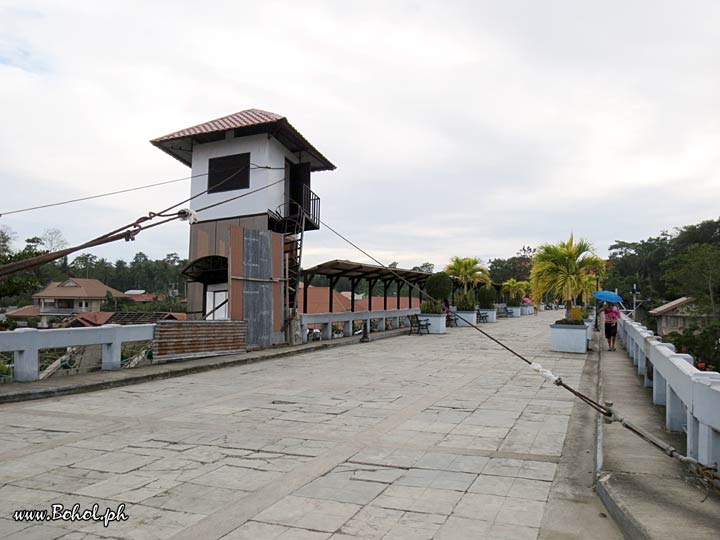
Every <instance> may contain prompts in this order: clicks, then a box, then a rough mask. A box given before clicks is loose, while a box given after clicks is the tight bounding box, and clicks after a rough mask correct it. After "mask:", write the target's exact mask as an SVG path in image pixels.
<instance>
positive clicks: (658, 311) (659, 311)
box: [650, 296, 693, 316]
mask: <svg viewBox="0 0 720 540" xmlns="http://www.w3.org/2000/svg"><path fill="white" fill-rule="evenodd" d="M692 301H693V299H692V298H690V297H689V296H683V297H682V298H678V299H677V300H673V301H672V302H668V303H667V304H663V305H662V306H659V307H656V308H655V309H651V310H650V315H656V316H657V315H663V314H665V313H668V312H669V311H673V310H674V309H677V308H679V307H682V306H684V305H686V304H690V303H691V302H692Z"/></svg>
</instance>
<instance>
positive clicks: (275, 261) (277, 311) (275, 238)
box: [270, 232, 287, 332]
mask: <svg viewBox="0 0 720 540" xmlns="http://www.w3.org/2000/svg"><path fill="white" fill-rule="evenodd" d="M270 234H271V239H272V240H271V245H272V277H274V278H277V279H279V280H280V281H278V282H277V283H274V284H273V287H272V289H273V290H272V292H273V330H275V332H280V331H281V330H282V327H283V318H284V311H285V310H284V309H283V304H284V302H283V283H284V281H282V279H283V278H284V277H285V276H284V268H283V236H282V235H281V234H278V233H274V232H273V233H270ZM285 285H286V286H287V284H285Z"/></svg>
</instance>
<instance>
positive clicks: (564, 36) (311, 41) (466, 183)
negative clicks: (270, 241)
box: [0, 0, 720, 266]
mask: <svg viewBox="0 0 720 540" xmlns="http://www.w3.org/2000/svg"><path fill="white" fill-rule="evenodd" d="M719 18H720V6H718V5H717V4H716V3H714V2H710V1H707V2H697V3H694V4H693V5H692V6H687V5H683V6H679V5H678V4H677V3H673V2H651V1H649V0H648V1H646V2H636V3H634V4H633V5H628V4H627V3H621V2H604V3H579V2H570V1H566V2H562V1H555V2H542V3H539V2H530V1H528V2H513V3H512V4H509V3H506V2H453V3H438V2H429V1H428V2H422V1H406V2H393V3H387V2H362V3H359V2H353V3H350V2H342V3H338V2H331V1H325V2H323V1H314V2H302V3H298V2H279V1H268V2H262V3H258V2H237V1H233V2H230V1H228V2H212V3H207V2H206V3H198V2H179V1H175V2H169V1H168V2H162V1H161V2H152V3H149V2H140V1H135V2H117V3H108V2H103V3H98V2H92V1H89V0H88V1H79V0H74V1H72V2H70V1H65V2H59V1H50V0H45V1H42V0H29V1H28V0H23V1H22V2H21V1H19V0H18V1H14V0H4V1H2V2H0V115H1V117H2V120H3V121H2V125H1V126H0V157H1V159H0V163H1V168H0V189H1V190H2V197H0V212H2V211H6V210H11V209H15V208H21V207H26V206H33V205H36V204H43V203H47V202H52V201H55V200H61V199H65V198H73V197H78V196H84V195H89V194H94V193H98V192H104V191H113V190H116V189H122V188H125V187H130V186H134V185H140V184H145V183H149V182H153V181H159V180H165V179H170V178H176V177H181V176H185V175H187V174H188V172H189V170H188V169H187V168H185V167H184V166H182V165H181V164H179V163H178V162H176V161H175V160H172V159H171V158H169V157H168V156H167V155H165V154H163V153H162V152H159V151H158V150H157V149H155V148H153V147H152V146H151V145H150V144H149V143H148V140H149V139H151V138H153V137H156V136H159V135H162V134H164V133H168V132H171V131H173V130H176V129H179V128H182V127H186V126H188V125H192V124H195V123H198V122H201V121H204V120H208V119H210V118H215V117H218V116H222V115H225V114H228V113H231V112H235V111H237V110H241V109H245V108H251V107H257V108H262V109H267V110H271V111H274V112H277V113H280V114H284V115H286V116H287V117H288V118H289V119H290V121H291V122H292V123H293V125H295V126H296V127H297V128H298V129H299V130H300V131H301V132H302V133H303V134H304V135H305V136H306V137H307V138H308V139H309V140H310V141H312V142H313V143H314V144H315V145H316V146H317V147H318V148H319V149H320V150H321V151H322V152H323V153H325V154H326V155H327V156H328V157H329V158H330V159H331V160H332V161H333V162H335V163H336V164H337V165H338V166H339V168H338V170H337V171H335V172H331V173H322V174H318V175H316V177H315V178H314V180H313V184H314V189H315V191H317V192H318V194H319V195H320V196H321V198H322V204H323V212H324V215H323V218H324V219H325V220H326V221H327V222H328V223H330V224H331V225H333V226H334V227H336V228H337V229H338V230H340V231H341V232H343V233H345V234H347V235H348V236H349V237H350V238H351V239H352V240H353V241H355V242H356V243H358V244H359V245H361V246H362V247H364V248H366V249H367V250H368V251H370V252H371V253H373V254H374V255H376V256H377V257H378V258H380V259H381V260H383V261H384V262H390V261H392V260H397V261H398V262H400V263H401V265H404V266H412V265H415V264H419V263H420V262H423V261H425V260H429V261H431V262H434V263H435V264H436V265H438V266H441V265H443V264H444V263H445V262H446V261H447V260H448V259H449V257H450V256H451V255H455V254H459V255H474V256H480V257H482V258H483V259H485V260H487V259H488V258H491V257H498V256H510V255H512V254H514V253H515V252H516V251H517V249H519V247H520V246H521V245H525V244H531V245H537V244H539V243H542V242H550V241H556V240H559V239H564V238H566V237H567V235H568V233H569V231H570V230H573V231H575V233H576V234H578V235H582V236H585V237H587V238H589V239H590V240H592V241H594V242H595V243H596V245H597V246H598V248H600V249H601V251H604V250H606V249H607V246H608V245H609V244H610V243H612V241H613V240H615V239H628V240H633V239H639V238H643V237H647V236H648V235H651V234H657V233H658V232H659V231H661V230H663V229H671V228H672V227H675V226H678V225H683V224H687V223H692V222H696V221H699V220H701V219H708V218H714V217H717V214H718V211H717V206H716V203H715V201H716V200H718V198H719V196H720V178H719V177H718V172H717V171H718V167H717V165H718V162H719V161H720V130H718V129H717V117H718V113H719V112H720V102H719V101H718V98H717V96H718V95H720V92H718V90H719V88H718V87H719V86H720V84H719V83H720V73H719V72H718V71H717V69H716V66H717V62H718V55H720V52H719V51H720V35H719V34H718V33H717V32H716V28H717V26H718V24H717V23H718V19H719ZM187 193H188V188H187V186H186V185H185V184H183V183H179V184H173V185H171V186H166V187H161V188H154V189H152V190H148V191H141V192H136V193H133V194H129V195H123V196H119V197H115V198H108V199H99V200H96V201H92V202H88V203H82V204H78V205H74V206H66V207H58V208H55V209H51V210H42V211H38V212H29V213H26V214H17V215H12V216H6V217H2V218H0V223H3V224H6V225H9V226H10V227H12V228H13V229H15V230H16V231H17V232H18V237H19V238H20V239H22V238H25V237H28V236H33V235H36V234H38V233H40V232H42V230H43V229H45V228H49V227H57V228H60V229H61V230H63V231H64V232H65V235H66V236H67V237H68V239H69V240H70V241H71V242H73V243H78V242H81V241H83V240H86V239H87V238H88V236H91V235H94V234H96V233H99V232H104V231H106V230H108V229H112V228H114V227H116V226H117V225H119V224H122V223H125V222H128V221H132V220H133V219H135V218H136V217H138V216H139V215H142V214H144V213H146V212H147V211H149V210H154V209H157V208H158V207H162V206H167V205H168V204H169V203H171V202H175V201H178V200H181V199H183V198H185V197H186V196H187ZM307 246H308V247H307V250H306V252H305V255H306V263H307V264H315V263H317V262H321V261H322V260H324V259H330V258H352V259H357V260H362V259H363V257H362V256H361V255H359V254H354V253H353V251H352V249H351V248H348V246H347V245H343V244H342V242H340V241H339V240H337V239H336V238H334V237H333V236H332V235H331V234H330V233H329V231H321V232H318V233H310V234H308V244H307ZM186 250H187V226H186V225H179V224H178V225H173V226H167V227H162V228H158V229H154V230H153V231H148V232H147V233H144V234H143V235H141V236H139V237H138V239H137V241H136V242H134V243H131V244H118V245H114V246H107V247H103V248H99V249H98V252H97V254H98V255H99V256H104V257H107V258H110V259H116V258H120V257H124V258H130V257H131V256H132V254H134V253H135V252H136V251H144V252H146V253H148V254H150V255H151V256H155V257H159V256H162V255H164V254H165V253H167V252H171V251H177V252H180V253H181V254H185V253H186Z"/></svg>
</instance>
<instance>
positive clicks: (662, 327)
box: [650, 296, 709, 336]
mask: <svg viewBox="0 0 720 540" xmlns="http://www.w3.org/2000/svg"><path fill="white" fill-rule="evenodd" d="M650 315H652V316H653V317H656V318H657V328H658V330H657V333H658V335H659V336H666V335H668V334H671V333H673V332H678V333H681V332H682V331H683V330H684V329H685V328H690V327H693V326H695V327H701V326H703V325H704V324H705V321H706V320H707V319H708V318H709V316H708V315H704V314H701V313H699V312H698V310H697V306H696V305H695V300H694V299H693V298H691V297H689V296H683V297H682V298H678V299H677V300H673V301H672V302H668V303H667V304H663V305H662V306H660V307H657V308H655V309H653V310H651V311H650Z"/></svg>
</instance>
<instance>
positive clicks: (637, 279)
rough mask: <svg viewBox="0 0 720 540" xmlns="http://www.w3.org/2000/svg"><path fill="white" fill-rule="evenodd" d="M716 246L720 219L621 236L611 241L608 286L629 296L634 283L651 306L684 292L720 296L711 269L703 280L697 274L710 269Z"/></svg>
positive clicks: (704, 300) (704, 299)
mask: <svg viewBox="0 0 720 540" xmlns="http://www.w3.org/2000/svg"><path fill="white" fill-rule="evenodd" d="M701 246H704V247H701ZM691 248H692V249H691ZM712 248H715V249H712ZM717 249H720V219H717V220H707V221H703V222H701V223H698V224H695V225H687V226H685V227H681V228H678V229H675V230H674V231H673V232H672V233H669V232H667V231H664V232H662V233H661V234H660V235H658V236H652V237H650V238H647V239H646V240H641V241H639V242H626V241H622V240H618V241H616V242H615V243H614V244H612V245H611V246H610V258H609V259H608V275H607V278H606V280H605V282H604V288H605V289H609V290H614V289H617V290H618V293H619V294H620V296H622V297H624V298H626V299H629V298H631V296H632V288H633V284H635V285H636V286H637V291H638V298H640V299H641V300H642V301H643V303H644V305H643V307H644V308H645V309H646V310H649V309H652V308H654V307H657V306H659V305H662V304H664V303H665V302H668V301H670V300H674V299H675V298H678V297H680V296H694V297H697V300H698V301H699V302H700V303H701V304H704V305H705V306H708V305H709V304H710V303H711V302H710V293H711V291H712V294H713V301H715V299H716V298H717V297H718V293H720V282H718V281H717V280H714V278H713V274H712V273H710V274H707V273H706V275H705V278H703V279H704V281H702V280H699V279H696V278H697V277H698V276H695V275H694V274H695V273H696V272H697V273H703V272H705V270H704V269H703V263H704V261H703V259H704V256H705V255H708V256H709V257H710V259H712V258H713V257H715V256H717V255H716V254H717V251H716V250H717ZM706 268H707V266H706ZM708 278H709V279H708Z"/></svg>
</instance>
